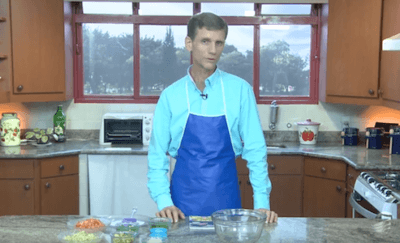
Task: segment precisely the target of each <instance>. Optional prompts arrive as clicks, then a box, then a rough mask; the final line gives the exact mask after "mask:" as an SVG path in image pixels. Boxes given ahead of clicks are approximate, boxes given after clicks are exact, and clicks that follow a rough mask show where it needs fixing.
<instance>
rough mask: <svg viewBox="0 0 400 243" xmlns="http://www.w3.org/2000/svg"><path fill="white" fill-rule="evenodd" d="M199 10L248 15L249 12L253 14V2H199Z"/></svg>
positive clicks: (228, 14) (230, 14)
mask: <svg viewBox="0 0 400 243" xmlns="http://www.w3.org/2000/svg"><path fill="white" fill-rule="evenodd" d="M201 12H211V13H214V14H216V15H220V16H248V15H249V14H248V13H250V12H251V13H253V14H252V15H251V16H254V3H201Z"/></svg>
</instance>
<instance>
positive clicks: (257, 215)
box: [211, 209, 267, 243]
mask: <svg viewBox="0 0 400 243" xmlns="http://www.w3.org/2000/svg"><path fill="white" fill-rule="evenodd" d="M211 217H212V220H213V223H214V227H215V232H216V233H217V235H218V238H219V240H220V241H221V242H224V243H230V242H242V243H244V242H246V243H253V242H257V241H258V239H260V237H261V233H262V230H263V227H264V224H265V221H266V219H267V215H266V214H265V213H263V212H260V211H257V210H250V209H224V210H219V211H216V212H214V213H213V214H212V215H211Z"/></svg>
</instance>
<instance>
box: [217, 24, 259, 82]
mask: <svg viewBox="0 0 400 243" xmlns="http://www.w3.org/2000/svg"><path fill="white" fill-rule="evenodd" d="M228 28H229V29H228V37H227V38H226V42H225V48H224V51H223V52H222V55H221V58H220V60H219V62H218V68H220V69H221V70H223V71H225V72H228V73H231V74H234V75H236V76H239V77H241V78H243V79H244V80H246V81H247V82H249V83H250V84H251V85H253V43H254V27H253V26H232V25H230V26H229V27H228Z"/></svg>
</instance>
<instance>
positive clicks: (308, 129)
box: [297, 119, 320, 144]
mask: <svg viewBox="0 0 400 243" xmlns="http://www.w3.org/2000/svg"><path fill="white" fill-rule="evenodd" d="M319 125H320V123H318V122H312V121H311V119H307V120H306V121H304V122H297V127H298V131H299V141H300V144H316V143H317V138H318V128H319Z"/></svg>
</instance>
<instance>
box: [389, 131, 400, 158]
mask: <svg viewBox="0 0 400 243" xmlns="http://www.w3.org/2000/svg"><path fill="white" fill-rule="evenodd" d="M389 137H390V140H391V142H390V144H391V145H390V154H400V126H392V127H391V128H390V134H389Z"/></svg>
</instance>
